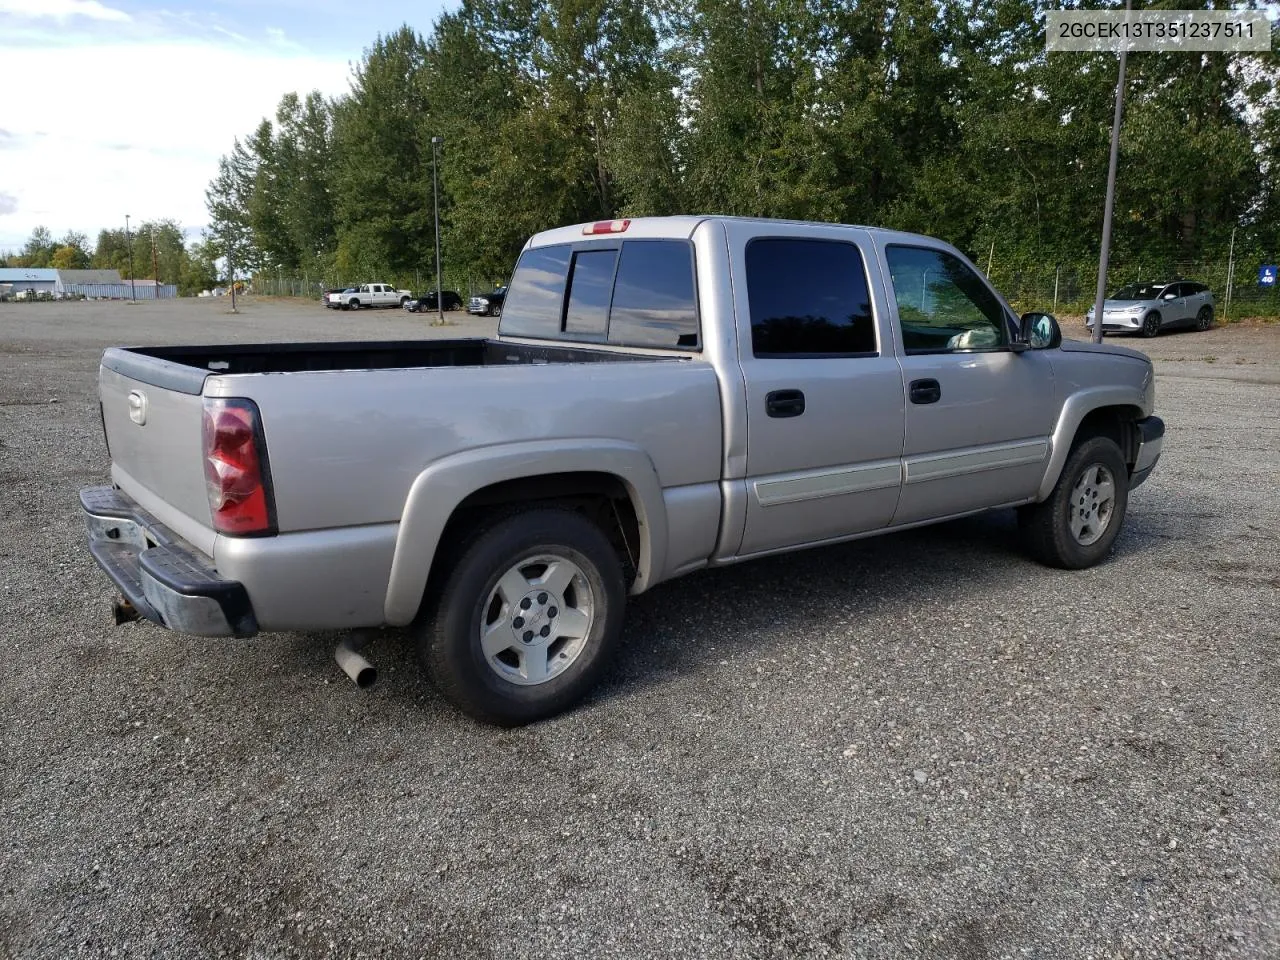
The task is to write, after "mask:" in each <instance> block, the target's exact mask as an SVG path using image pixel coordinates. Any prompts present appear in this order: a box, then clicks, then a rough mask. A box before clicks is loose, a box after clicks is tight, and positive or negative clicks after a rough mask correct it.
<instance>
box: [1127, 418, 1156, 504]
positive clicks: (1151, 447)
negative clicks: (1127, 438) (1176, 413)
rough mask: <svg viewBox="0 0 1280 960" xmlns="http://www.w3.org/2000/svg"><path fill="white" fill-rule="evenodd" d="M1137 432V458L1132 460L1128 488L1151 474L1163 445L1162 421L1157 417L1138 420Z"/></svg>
mask: <svg viewBox="0 0 1280 960" xmlns="http://www.w3.org/2000/svg"><path fill="white" fill-rule="evenodd" d="M1138 433H1139V439H1138V458H1137V460H1135V461H1134V464H1133V473H1132V474H1130V476H1129V489H1133V488H1134V487H1136V486H1138V484H1140V483H1142V482H1143V481H1144V480H1146V479H1147V477H1149V476H1151V471H1152V470H1154V469H1155V467H1156V463H1157V462H1158V461H1159V460H1160V451H1161V450H1162V449H1163V447H1164V421H1163V420H1161V419H1160V418H1159V417H1147V418H1146V419H1145V420H1139V421H1138Z"/></svg>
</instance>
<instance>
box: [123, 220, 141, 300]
mask: <svg viewBox="0 0 1280 960" xmlns="http://www.w3.org/2000/svg"><path fill="white" fill-rule="evenodd" d="M124 245H125V249H126V250H128V251H129V296H130V301H131V302H132V303H137V302H138V288H137V286H135V285H134V282H133V236H132V235H131V234H130V233H129V215H128V214H127V213H126V214H125V215H124Z"/></svg>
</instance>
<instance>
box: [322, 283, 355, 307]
mask: <svg viewBox="0 0 1280 960" xmlns="http://www.w3.org/2000/svg"><path fill="white" fill-rule="evenodd" d="M359 293H360V288H359V287H343V288H342V289H341V290H336V289H335V290H326V291H325V293H324V296H323V297H322V298H321V299H322V300H323V301H324V305H325V308H326V309H328V310H346V309H347V298H348V297H350V296H354V295H358V294H359Z"/></svg>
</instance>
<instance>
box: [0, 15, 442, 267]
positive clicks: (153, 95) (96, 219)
mask: <svg viewBox="0 0 1280 960" xmlns="http://www.w3.org/2000/svg"><path fill="white" fill-rule="evenodd" d="M443 6H444V2H443V0H421V2H415V3H411V2H408V0H362V2H360V3H352V2H350V0H346V2H344V0H205V2H204V3H203V4H200V5H196V6H185V5H184V4H183V0H158V2H157V0H0V251H15V252H16V251H17V250H18V249H19V248H20V247H21V246H22V245H23V243H25V242H26V239H27V237H28V236H30V234H31V230H32V228H33V227H35V226H37V225H44V226H46V227H48V228H49V229H50V231H52V233H53V235H54V237H56V238H60V237H62V236H64V235H65V234H66V233H67V231H69V230H77V231H79V232H81V233H85V234H87V235H88V237H89V243H90V246H91V247H92V245H93V244H94V242H95V241H96V239H97V235H98V231H99V230H101V229H103V228H113V227H123V226H124V218H125V215H126V214H128V215H129V218H130V221H131V222H132V223H138V222H140V221H143V220H149V219H162V218H172V219H175V220H177V221H178V222H179V223H180V224H182V226H183V227H184V228H185V229H186V230H187V233H188V236H189V237H191V238H192V239H195V238H197V237H198V236H199V232H200V229H201V228H202V227H203V226H204V225H205V223H206V222H207V214H206V212H205V206H204V191H205V187H206V186H207V185H208V183H209V181H210V180H211V179H213V177H214V175H215V174H216V172H217V164H218V158H219V157H220V156H222V155H223V154H224V153H226V152H228V151H229V150H230V149H231V144H232V140H233V139H234V138H235V137H244V136H245V135H246V134H248V133H249V132H251V131H252V130H253V128H254V127H255V126H256V125H257V124H258V122H259V121H260V120H261V119H262V118H263V117H264V116H266V117H274V115H275V108H276V104H277V103H278V102H279V100H280V97H281V95H283V94H285V93H287V92H289V91H291V90H296V91H298V92H300V93H305V92H307V91H310V90H319V91H321V92H322V93H324V94H326V95H328V96H334V95H337V94H340V93H342V92H344V91H345V90H346V89H347V87H348V78H349V76H350V72H351V65H352V64H353V63H355V62H357V61H358V60H359V59H360V56H361V53H362V51H363V50H364V48H365V47H367V46H368V45H369V44H370V43H372V41H373V39H374V37H375V36H376V35H377V34H378V33H387V32H389V31H391V30H394V29H396V28H397V27H399V26H400V24H402V23H408V24H409V25H410V26H412V27H414V28H415V29H416V30H418V31H419V32H420V33H423V34H424V35H425V34H427V33H429V32H430V30H431V26H432V23H433V22H434V20H435V18H436V17H437V16H438V15H439V13H440V11H441V9H442V8H443Z"/></svg>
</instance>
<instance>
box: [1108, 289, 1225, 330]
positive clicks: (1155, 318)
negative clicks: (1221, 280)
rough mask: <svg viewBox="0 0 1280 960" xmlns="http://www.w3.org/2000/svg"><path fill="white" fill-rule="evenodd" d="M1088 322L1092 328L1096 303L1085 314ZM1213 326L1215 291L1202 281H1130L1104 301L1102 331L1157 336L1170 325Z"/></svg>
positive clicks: (1202, 327) (1200, 327)
mask: <svg viewBox="0 0 1280 960" xmlns="http://www.w3.org/2000/svg"><path fill="white" fill-rule="evenodd" d="M1085 326H1087V327H1088V328H1089V329H1090V330H1092V329H1093V307H1090V308H1089V311H1088V312H1087V313H1086V314H1085ZM1212 326H1213V294H1212V293H1210V292H1209V288H1208V287H1206V286H1205V285H1204V284H1203V283H1195V282H1193V281H1191V280H1174V281H1170V282H1166V283H1131V284H1129V285H1128V286H1125V287H1121V288H1120V289H1119V290H1117V291H1116V292H1115V293H1113V294H1112V295H1111V296H1110V297H1108V298H1107V299H1106V300H1105V301H1103V304H1102V332H1103V333H1106V332H1108V331H1114V332H1117V333H1141V334H1142V335H1143V336H1144V337H1154V336H1155V335H1156V334H1158V333H1159V332H1160V331H1161V330H1165V329H1168V328H1169V327H1195V328H1196V329H1197V330H1208V329H1209V328H1210V327H1212Z"/></svg>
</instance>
